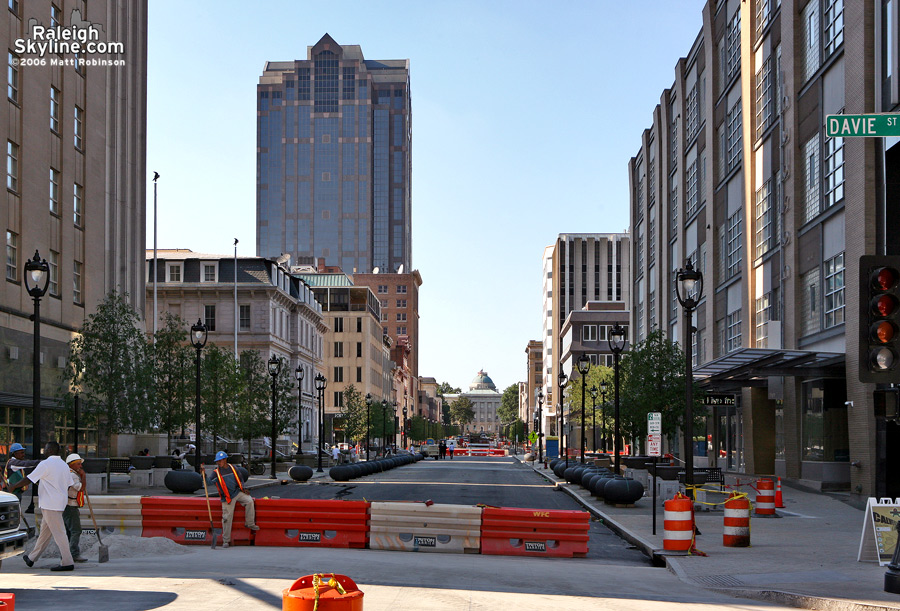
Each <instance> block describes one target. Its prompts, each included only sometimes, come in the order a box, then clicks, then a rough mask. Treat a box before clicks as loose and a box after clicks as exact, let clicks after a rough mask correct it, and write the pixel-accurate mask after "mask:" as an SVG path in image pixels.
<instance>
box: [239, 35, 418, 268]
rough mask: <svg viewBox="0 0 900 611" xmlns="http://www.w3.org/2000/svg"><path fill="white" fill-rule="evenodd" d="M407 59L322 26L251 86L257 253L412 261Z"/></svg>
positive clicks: (365, 262)
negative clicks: (298, 55)
mask: <svg viewBox="0 0 900 611" xmlns="http://www.w3.org/2000/svg"><path fill="white" fill-rule="evenodd" d="M411 119H412V110H411V98H410V90H409V60H367V59H365V58H364V57H363V54H362V49H361V48H360V47H359V46H358V45H343V46H342V45H339V44H337V43H336V42H335V41H334V39H332V38H331V36H329V35H328V34H325V35H324V36H323V37H322V39H321V40H319V42H317V43H316V44H315V45H313V46H311V47H307V55H306V58H305V59H298V60H295V61H278V62H267V63H266V66H265V69H264V70H263V74H262V76H261V77H260V79H259V84H258V85H257V122H258V131H257V187H256V189H257V190H256V212H257V229H256V252H257V254H258V255H259V256H262V257H278V256H280V255H281V254H289V255H290V256H291V257H292V259H293V260H294V261H295V262H296V263H297V264H301V265H303V264H313V263H314V262H316V261H317V260H318V259H319V258H324V259H325V263H326V265H328V266H337V267H340V268H341V270H342V271H343V272H344V273H347V274H352V273H356V272H360V273H369V272H373V271H375V268H377V269H378V271H381V272H385V273H387V272H398V271H399V272H403V271H404V270H407V271H408V270H411V269H412V254H411V253H412V220H411V218H412V216H411V215H412V200H411V170H412V162H411V143H412V125H411Z"/></svg>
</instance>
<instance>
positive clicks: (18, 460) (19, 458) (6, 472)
mask: <svg viewBox="0 0 900 611" xmlns="http://www.w3.org/2000/svg"><path fill="white" fill-rule="evenodd" d="M9 454H10V457H9V460H7V461H6V466H5V467H4V469H3V476H4V477H5V478H6V484H7V488H8V489H11V488H12V487H13V486H14V485H15V484H17V483H18V482H20V481H22V479H24V478H25V469H30V468H32V467H36V466H38V463H39V462H41V461H40V460H25V447H24V446H23V445H22V444H21V443H14V444H12V445H11V446H10V447H9ZM27 488H28V484H25V486H24V487H23V488H22V489H21V490H20V489H18V488H17V489H16V490H13V491H12V493H13V494H15V495H16V496H17V497H19V502H20V503H21V502H22V493H23V492H24V491H25V490H26V489H27Z"/></svg>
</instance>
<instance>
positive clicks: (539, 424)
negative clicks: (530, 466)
mask: <svg viewBox="0 0 900 611" xmlns="http://www.w3.org/2000/svg"><path fill="white" fill-rule="evenodd" d="M537 398H538V408H537V411H536V412H535V413H534V419H535V420H536V422H535V424H534V428H536V429H537V432H538V462H540V463H543V462H544V443H543V441H544V415H543V411H544V389H543V387H540V386H539V387H538V397H537Z"/></svg>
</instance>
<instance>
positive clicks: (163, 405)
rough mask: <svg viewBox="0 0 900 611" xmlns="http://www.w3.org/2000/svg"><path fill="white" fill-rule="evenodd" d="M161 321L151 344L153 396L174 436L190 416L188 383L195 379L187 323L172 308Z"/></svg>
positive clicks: (163, 423)
mask: <svg viewBox="0 0 900 611" xmlns="http://www.w3.org/2000/svg"><path fill="white" fill-rule="evenodd" d="M162 323H163V325H162V327H161V328H159V329H157V331H156V336H155V338H154V339H155V341H154V342H153V344H152V345H151V353H152V355H153V377H154V397H155V403H156V407H157V410H158V417H159V424H160V428H161V429H162V430H164V431H165V432H166V435H167V437H168V439H169V440H171V438H172V437H173V435H174V434H175V433H176V432H177V431H179V429H181V428H183V427H184V425H185V424H186V423H187V420H188V419H189V415H190V412H189V411H188V410H187V409H186V407H187V403H186V402H187V395H186V385H187V384H188V382H189V380H193V377H192V375H191V369H190V366H189V364H190V363H191V362H192V361H193V359H192V358H191V356H192V355H191V351H192V350H191V347H190V346H189V345H188V339H187V338H188V325H187V323H186V322H185V321H184V320H182V318H181V317H180V316H176V315H174V314H171V313H170V312H165V313H164V314H163V316H162Z"/></svg>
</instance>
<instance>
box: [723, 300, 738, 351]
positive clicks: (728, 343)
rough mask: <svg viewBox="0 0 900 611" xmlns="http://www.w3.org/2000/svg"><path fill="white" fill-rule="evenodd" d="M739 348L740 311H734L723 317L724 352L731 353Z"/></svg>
mask: <svg viewBox="0 0 900 611" xmlns="http://www.w3.org/2000/svg"><path fill="white" fill-rule="evenodd" d="M740 347H741V311H740V310H735V311H734V312H732V313H731V314H728V315H727V316H726V317H725V351H726V352H733V351H735V350H737V349H738V348H740Z"/></svg>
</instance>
